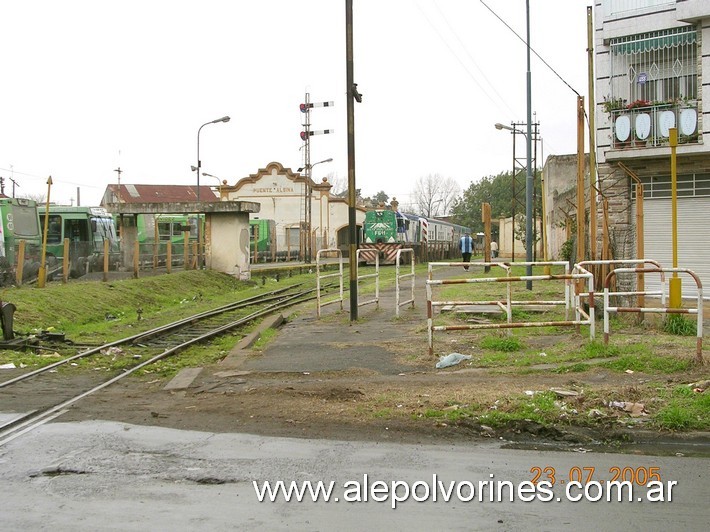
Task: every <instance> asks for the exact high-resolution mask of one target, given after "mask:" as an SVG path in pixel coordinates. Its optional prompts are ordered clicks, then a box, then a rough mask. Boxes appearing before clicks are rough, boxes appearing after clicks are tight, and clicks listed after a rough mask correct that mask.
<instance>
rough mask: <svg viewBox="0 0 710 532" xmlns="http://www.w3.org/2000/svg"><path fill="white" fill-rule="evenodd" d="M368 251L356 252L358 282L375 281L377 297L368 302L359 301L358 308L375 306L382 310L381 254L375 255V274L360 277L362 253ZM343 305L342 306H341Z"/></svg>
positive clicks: (359, 250)
mask: <svg viewBox="0 0 710 532" xmlns="http://www.w3.org/2000/svg"><path fill="white" fill-rule="evenodd" d="M361 251H367V250H363V249H358V250H356V251H355V265H356V268H357V282H358V283H359V282H360V281H362V280H363V279H375V297H374V298H372V299H368V300H366V301H358V303H357V306H358V307H362V306H364V305H370V304H371V303H374V304H375V308H378V309H379V308H380V254H379V253H376V254H375V273H366V274H363V275H360V266H359V264H360V252H361ZM341 305H342V304H341Z"/></svg>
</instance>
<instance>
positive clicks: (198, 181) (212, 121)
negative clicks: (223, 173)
mask: <svg viewBox="0 0 710 532" xmlns="http://www.w3.org/2000/svg"><path fill="white" fill-rule="evenodd" d="M229 120H230V118H229V117H228V116H223V117H222V118H217V119H216V120H211V121H209V122H205V123H204V124H202V125H201V126H200V129H198V130H197V168H196V170H197V201H198V202H199V201H200V168H201V167H202V162H201V161H200V131H202V128H203V127H205V126H208V125H209V124H218V123H219V122H229Z"/></svg>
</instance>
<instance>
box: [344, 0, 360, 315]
mask: <svg viewBox="0 0 710 532" xmlns="http://www.w3.org/2000/svg"><path fill="white" fill-rule="evenodd" d="M345 60H346V68H345V71H346V73H345V87H346V90H347V91H348V92H347V97H346V100H347V102H348V106H347V107H348V112H347V115H348V235H349V239H350V243H349V248H348V249H349V251H348V263H349V269H350V322H351V323H352V322H353V321H356V320H357V260H356V257H355V254H356V251H357V225H356V223H357V221H356V219H355V201H356V199H357V198H356V194H355V102H356V101H357V102H358V103H360V102H362V95H361V94H360V93H359V92H358V90H357V83H355V82H354V80H353V78H354V74H353V0H345Z"/></svg>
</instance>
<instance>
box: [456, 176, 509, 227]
mask: <svg viewBox="0 0 710 532" xmlns="http://www.w3.org/2000/svg"><path fill="white" fill-rule="evenodd" d="M511 184H512V175H511V173H510V172H502V173H500V174H498V175H497V176H487V177H484V178H483V179H481V180H480V181H478V182H476V183H471V184H470V185H469V187H468V188H467V189H466V190H464V192H463V195H462V196H461V198H460V199H459V200H458V201H457V202H456V203H455V204H454V206H453V209H452V212H453V215H454V219H455V220H456V222H457V223H459V224H461V225H466V226H468V227H470V228H471V229H472V230H473V231H474V232H476V233H478V232H482V231H483V221H482V219H481V206H482V205H483V204H484V203H490V205H491V216H492V217H493V218H507V217H508V216H510V215H511V213H512V211H513V188H512V186H511Z"/></svg>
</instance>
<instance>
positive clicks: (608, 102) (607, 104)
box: [602, 96, 626, 114]
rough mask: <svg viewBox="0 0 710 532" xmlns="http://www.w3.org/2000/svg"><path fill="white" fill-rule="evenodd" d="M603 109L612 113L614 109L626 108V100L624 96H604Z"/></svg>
mask: <svg viewBox="0 0 710 532" xmlns="http://www.w3.org/2000/svg"><path fill="white" fill-rule="evenodd" d="M602 109H604V112H605V113H609V114H612V112H614V111H620V110H622V109H626V100H624V99H623V98H610V97H609V96H604V103H602Z"/></svg>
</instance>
